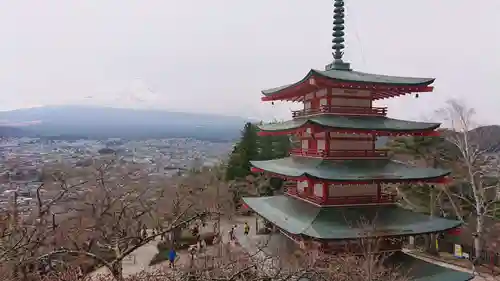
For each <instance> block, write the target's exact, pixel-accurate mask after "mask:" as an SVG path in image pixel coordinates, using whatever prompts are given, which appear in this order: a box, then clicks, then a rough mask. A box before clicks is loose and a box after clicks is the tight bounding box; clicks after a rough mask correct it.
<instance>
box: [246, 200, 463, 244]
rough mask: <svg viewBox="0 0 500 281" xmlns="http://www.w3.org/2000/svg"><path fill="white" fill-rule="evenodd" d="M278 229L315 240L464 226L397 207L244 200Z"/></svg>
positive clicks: (394, 234)
mask: <svg viewBox="0 0 500 281" xmlns="http://www.w3.org/2000/svg"><path fill="white" fill-rule="evenodd" d="M243 200H244V201H245V203H246V204H247V205H248V206H249V207H250V208H251V209H253V210H254V211H255V212H257V213H258V214H259V215H260V216H262V217H264V218H265V219H266V220H268V221H270V222H272V223H273V224H275V225H276V226H277V227H279V228H281V229H283V230H285V231H287V232H289V233H291V234H296V235H306V236H309V237H311V238H316V239H358V238H365V237H374V236H377V237H381V236H385V237H388V236H400V235H417V234H425V233H434V232H441V231H445V230H448V229H452V228H456V227H458V226H460V225H461V224H462V222H460V221H457V220H450V219H445V218H440V217H432V216H429V215H427V214H422V213H415V212H412V211H410V210H406V209H403V208H401V207H398V206H397V205H380V206H377V205H368V206H367V205H365V206H341V207H339V206H336V207H317V206H315V205H313V204H310V203H307V202H304V201H302V200H299V199H296V198H292V197H289V196H283V195H281V196H271V197H254V198H250V197H247V198H243Z"/></svg>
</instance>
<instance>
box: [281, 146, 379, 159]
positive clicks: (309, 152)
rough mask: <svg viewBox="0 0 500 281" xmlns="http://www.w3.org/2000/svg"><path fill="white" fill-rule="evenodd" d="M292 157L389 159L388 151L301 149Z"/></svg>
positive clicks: (291, 152) (295, 150) (293, 150)
mask: <svg viewBox="0 0 500 281" xmlns="http://www.w3.org/2000/svg"><path fill="white" fill-rule="evenodd" d="M290 154H291V155H294V156H304V157H320V158H325V159H356V158H387V157H388V150H387V149H369V150H368V149H367V150H358V149H353V150H324V149H301V148H294V149H292V150H291V151H290Z"/></svg>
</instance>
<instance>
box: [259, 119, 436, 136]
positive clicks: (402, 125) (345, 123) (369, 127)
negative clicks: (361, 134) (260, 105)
mask: <svg viewBox="0 0 500 281" xmlns="http://www.w3.org/2000/svg"><path fill="white" fill-rule="evenodd" d="M307 124H313V125H319V126H323V127H328V128H332V129H341V130H360V131H385V132H415V131H427V130H434V129H437V128H438V127H439V126H440V124H439V123H427V122H415V121H405V120H398V119H392V118H388V117H384V116H339V115H317V116H312V117H307V118H300V119H293V120H289V121H285V122H278V123H269V124H263V125H259V129H260V130H261V131H263V132H280V131H289V130H294V129H298V128H301V127H303V126H305V125H307Z"/></svg>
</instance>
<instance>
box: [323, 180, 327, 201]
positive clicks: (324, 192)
mask: <svg viewBox="0 0 500 281" xmlns="http://www.w3.org/2000/svg"><path fill="white" fill-rule="evenodd" d="M327 201H328V183H326V182H323V203H325V204H326V202H327Z"/></svg>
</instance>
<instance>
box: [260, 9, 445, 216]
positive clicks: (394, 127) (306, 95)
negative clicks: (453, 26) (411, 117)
mask: <svg viewBox="0 0 500 281" xmlns="http://www.w3.org/2000/svg"><path fill="white" fill-rule="evenodd" d="M334 6H335V9H334V22H333V23H334V26H333V40H332V43H333V45H332V49H333V58H334V60H333V62H332V63H330V64H328V65H326V67H325V70H314V69H312V70H310V71H309V72H308V73H307V74H306V75H305V76H304V77H303V78H302V79H301V80H300V81H298V82H296V83H292V84H289V85H285V86H281V87H277V88H273V89H268V90H264V91H262V94H263V96H264V97H263V98H262V100H263V101H277V100H285V101H293V102H300V103H302V104H303V107H302V109H300V110H296V111H293V112H292V119H291V120H288V121H284V122H276V123H271V124H262V125H259V129H260V131H259V135H263V136H265V135H277V134H287V135H291V136H292V139H293V144H292V150H291V151H290V157H285V158H282V159H274V160H266V161H251V164H252V166H253V171H256V172H267V173H270V174H271V175H274V176H280V177H283V178H285V179H286V180H287V183H286V194H287V195H290V196H292V197H296V198H298V199H301V200H304V201H307V202H310V203H312V204H313V205H316V206H322V207H326V206H340V205H370V204H393V203H395V198H394V194H391V193H386V192H385V190H384V188H383V185H384V184H388V183H391V184H394V183H408V182H426V183H443V182H446V180H447V176H448V175H449V173H450V172H449V171H447V170H441V169H433V168H424V167H411V166H408V165H406V164H404V163H399V162H395V161H392V160H391V159H389V154H388V151H387V150H386V149H385V148H382V147H379V146H378V145H377V141H378V139H379V138H380V137H382V136H435V135H438V133H437V132H436V129H437V128H439V126H440V124H439V123H429V122H417V121H407V120H399V119H394V118H389V117H387V113H388V110H387V108H386V107H376V106H374V101H376V100H380V99H385V98H392V97H397V96H401V95H408V94H412V93H416V94H417V95H418V93H421V92H431V91H433V87H432V83H433V82H434V80H435V79H434V78H418V77H401V76H389V75H379V74H370V73H364V72H359V71H354V70H352V69H351V66H350V64H349V63H347V62H345V61H344V60H343V49H344V2H343V1H341V0H336V1H335V3H334Z"/></svg>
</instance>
